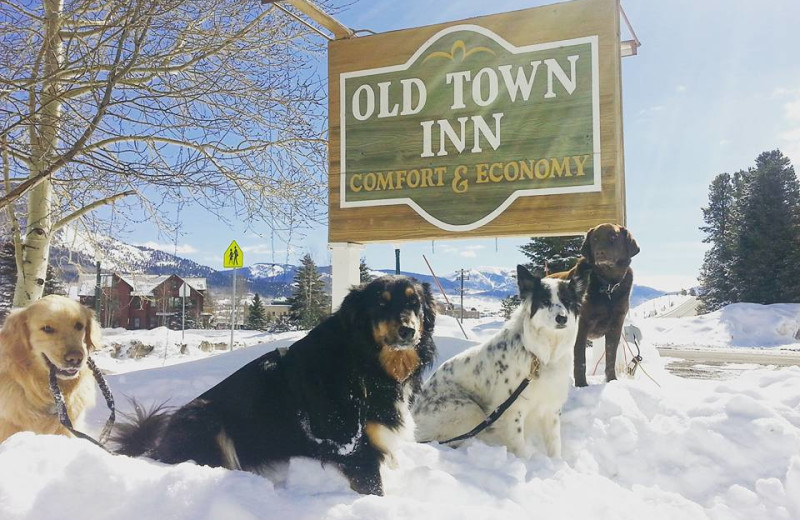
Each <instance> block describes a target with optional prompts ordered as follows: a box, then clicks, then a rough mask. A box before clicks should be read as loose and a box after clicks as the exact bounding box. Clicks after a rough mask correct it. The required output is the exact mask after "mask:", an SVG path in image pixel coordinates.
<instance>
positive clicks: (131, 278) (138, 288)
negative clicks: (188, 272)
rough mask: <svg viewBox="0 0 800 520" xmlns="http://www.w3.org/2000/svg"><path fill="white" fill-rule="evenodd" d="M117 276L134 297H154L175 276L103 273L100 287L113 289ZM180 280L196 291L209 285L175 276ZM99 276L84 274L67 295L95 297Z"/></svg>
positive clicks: (193, 278) (69, 288)
mask: <svg viewBox="0 0 800 520" xmlns="http://www.w3.org/2000/svg"><path fill="white" fill-rule="evenodd" d="M114 274H116V275H117V276H118V277H119V278H120V279H121V280H122V281H124V282H125V283H127V284H128V285H130V286H131V289H132V290H131V295H132V296H154V294H153V291H154V290H155V288H156V287H158V286H159V285H161V284H162V283H164V282H166V281H167V280H168V279H169V278H170V277H171V276H173V275H160V274H140V273H113V274H111V273H103V274H101V275H100V286H101V287H111V284H112V279H113V276H114ZM174 276H175V277H176V278H178V279H179V280H183V281H184V282H186V283H187V284H189V287H191V288H192V289H194V290H195V291H205V290H207V287H208V284H207V282H206V279H205V278H200V277H186V278H183V277H181V276H178V275H174ZM96 277H97V275H94V274H88V273H87V274H82V275H80V276H79V277H78V281H77V283H74V284H70V285H69V286H68V287H67V294H69V295H70V296H71V297H73V298H76V297H80V296H94V288H95V284H96V280H97V278H96Z"/></svg>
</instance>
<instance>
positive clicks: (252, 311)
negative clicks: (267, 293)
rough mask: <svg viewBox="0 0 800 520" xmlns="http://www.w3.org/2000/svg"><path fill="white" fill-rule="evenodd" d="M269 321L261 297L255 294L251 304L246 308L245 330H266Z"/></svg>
mask: <svg viewBox="0 0 800 520" xmlns="http://www.w3.org/2000/svg"><path fill="white" fill-rule="evenodd" d="M268 322H269V320H268V319H267V312H266V310H265V309H264V304H263V303H262V302H261V296H259V295H258V293H256V295H255V297H254V298H253V303H251V304H250V305H248V307H247V322H246V323H245V328H246V329H250V330H266V328H267V325H268V324H269V323H268Z"/></svg>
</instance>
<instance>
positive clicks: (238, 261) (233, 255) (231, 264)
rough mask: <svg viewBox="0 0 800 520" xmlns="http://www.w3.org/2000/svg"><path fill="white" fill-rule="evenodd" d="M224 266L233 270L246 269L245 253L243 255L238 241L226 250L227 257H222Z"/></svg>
mask: <svg viewBox="0 0 800 520" xmlns="http://www.w3.org/2000/svg"><path fill="white" fill-rule="evenodd" d="M222 265H224V266H225V267H228V268H231V269H236V268H239V267H244V253H242V248H241V247H239V244H237V243H236V240H234V241H233V242H231V245H229V246H228V249H226V250H225V256H223V257H222Z"/></svg>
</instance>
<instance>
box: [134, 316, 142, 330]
mask: <svg viewBox="0 0 800 520" xmlns="http://www.w3.org/2000/svg"><path fill="white" fill-rule="evenodd" d="M140 326H141V321H140V320H139V317H138V316H134V317H133V328H134V329H138V328H139V327H140Z"/></svg>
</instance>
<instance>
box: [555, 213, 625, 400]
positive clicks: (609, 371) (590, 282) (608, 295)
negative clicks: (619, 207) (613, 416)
mask: <svg viewBox="0 0 800 520" xmlns="http://www.w3.org/2000/svg"><path fill="white" fill-rule="evenodd" d="M638 253H639V245H638V244H637V243H636V240H634V239H633V236H631V234H630V232H629V231H628V230H627V229H625V228H624V227H623V226H618V225H615V224H600V225H599V226H596V227H594V228H592V229H590V230H589V231H588V232H587V233H586V238H585V239H584V241H583V245H582V246H581V255H582V258H581V259H580V260H578V263H577V264H575V266H574V267H573V268H572V269H570V270H569V271H564V272H561V273H553V274H551V275H550V277H552V278H561V279H570V278H577V279H580V280H582V281H583V285H584V287H586V292H585V294H584V297H583V302H582V303H581V315H580V321H579V323H578V337H577V339H576V340H575V386H586V340H587V339H597V338H601V337H605V342H606V351H605V357H606V371H605V372H606V381H612V380H614V379H616V378H617V375H616V370H615V365H616V361H617V346H619V339H620V335H621V333H622V326H623V325H624V323H625V316H626V315H627V314H628V308H629V306H630V295H631V288H632V287H633V271H632V270H631V268H630V265H631V257H633V256H635V255H636V254H638Z"/></svg>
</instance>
